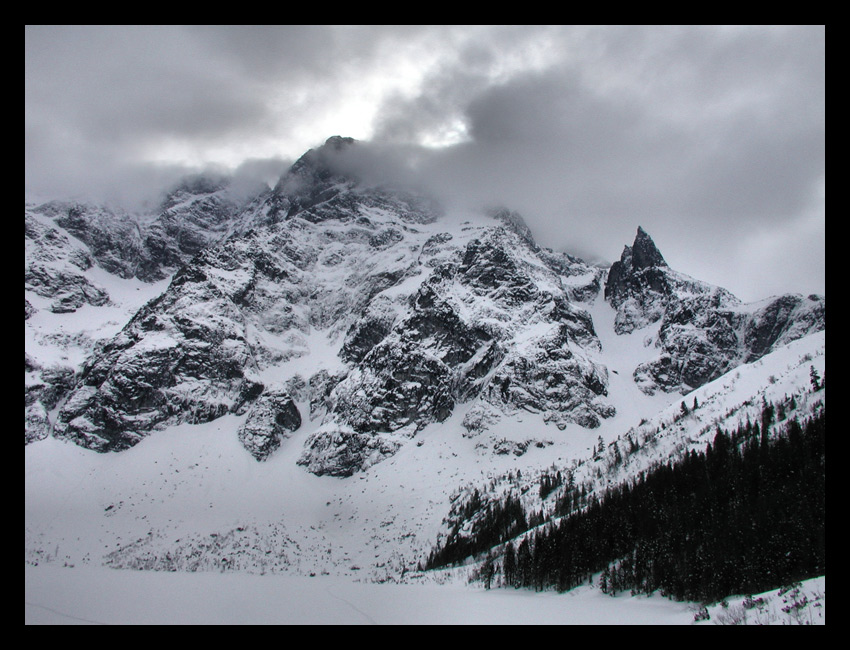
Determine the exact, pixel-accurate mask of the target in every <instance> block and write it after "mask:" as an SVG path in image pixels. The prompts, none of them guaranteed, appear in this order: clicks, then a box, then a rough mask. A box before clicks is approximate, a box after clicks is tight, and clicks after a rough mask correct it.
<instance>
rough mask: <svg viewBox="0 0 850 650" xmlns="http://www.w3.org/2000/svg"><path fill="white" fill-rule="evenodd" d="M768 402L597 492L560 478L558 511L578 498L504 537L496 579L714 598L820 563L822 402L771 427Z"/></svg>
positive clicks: (799, 574) (767, 584) (761, 586)
mask: <svg viewBox="0 0 850 650" xmlns="http://www.w3.org/2000/svg"><path fill="white" fill-rule="evenodd" d="M774 412H775V408H774V407H773V406H772V405H767V404H765V405H764V409H763V413H762V418H761V422H760V423H755V424H751V423H749V422H748V423H747V424H746V425H744V426H742V427H740V428H739V429H737V430H736V431H734V432H732V433H729V432H726V431H722V430H717V432H716V435H715V437H714V440H713V442H712V443H711V444H709V445H708V446H707V448H706V450H705V452H702V453H697V452H695V451H692V452H691V453H689V454H688V455H686V456H685V457H684V458H683V459H681V460H680V461H678V462H676V463H673V462H670V463H667V464H665V465H662V466H660V467H658V468H657V469H654V470H652V471H649V472H646V473H642V474H641V475H640V476H639V477H637V478H636V480H634V481H632V482H630V483H626V484H624V485H621V486H618V487H615V488H611V489H609V490H607V491H606V492H605V494H604V495H603V496H601V497H596V495H594V494H591V495H589V497H588V498H586V499H585V498H584V497H583V495H580V494H577V493H576V492H575V491H574V490H570V489H566V490H565V491H564V495H563V496H562V497H561V500H562V502H561V503H559V507H558V509H557V510H558V511H560V512H570V511H573V510H574V509H575V508H576V507H577V506H579V504H581V509H580V510H576V511H574V512H573V514H572V515H570V516H567V517H564V518H562V519H561V520H560V521H559V522H558V523H557V524H554V523H553V524H550V525H548V526H545V527H543V528H541V529H538V530H537V531H535V532H534V533H530V534H528V535H526V536H525V537H524V538H523V539H522V540H521V541H520V543H519V544H518V546H517V547H516V548H514V545H513V544H512V543H510V542H508V543H507V544H506V546H505V553H504V558H503V562H502V570H503V578H504V582H505V584H507V585H510V586H515V587H530V588H535V589H543V588H551V587H554V588H557V589H558V590H561V591H565V590H567V589H570V588H572V587H575V586H577V585H579V584H581V583H583V582H586V581H587V580H588V579H589V578H590V576H592V575H593V574H595V573H598V572H602V578H601V587H602V588H603V590H605V591H606V592H609V593H616V592H617V591H622V590H629V591H631V592H633V593H651V592H654V591H660V592H661V593H663V594H665V595H669V596H671V597H673V598H676V599H680V600H682V599H687V600H696V601H715V600H719V599H722V598H724V597H726V596H728V595H730V594H733V593H757V592H760V591H765V590H768V589H771V588H776V587H778V586H781V585H783V584H787V583H789V582H792V581H795V580H801V579H805V578H809V577H812V576H816V575H822V574H824V573H825V547H826V543H825V536H824V522H825V516H826V512H825V485H826V477H825V443H824V427H825V410H823V409H822V410H821V411H820V413H819V414H818V415H817V416H815V417H814V418H812V419H811V420H809V421H807V422H805V423H803V424H800V423H799V422H798V421H797V420H796V419H790V420H788V422H787V423H786V425H785V429H784V432H783V433H782V434H781V435H779V436H775V437H771V438H769V437H768V435H767V432H768V426H769V425H770V424H771V423H772V421H773V419H774ZM783 415H784V414H783ZM470 544H471V546H474V544H473V543H472V542H470Z"/></svg>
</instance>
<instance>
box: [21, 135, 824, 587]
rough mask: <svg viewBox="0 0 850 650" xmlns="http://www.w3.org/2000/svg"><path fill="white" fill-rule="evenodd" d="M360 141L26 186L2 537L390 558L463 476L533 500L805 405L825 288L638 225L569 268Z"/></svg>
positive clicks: (173, 558)
mask: <svg viewBox="0 0 850 650" xmlns="http://www.w3.org/2000/svg"><path fill="white" fill-rule="evenodd" d="M356 146H357V143H356V142H354V141H352V140H351V139H349V138H339V137H334V138H331V139H329V140H328V141H327V142H326V143H325V145H324V146H322V147H319V148H318V149H316V150H311V151H309V152H307V153H306V154H305V155H304V156H302V158H300V159H299V160H298V161H297V162H296V163H295V164H294V165H293V166H292V167H291V168H290V169H289V170H288V171H287V172H286V173H285V174H284V175H283V176H282V177H281V179H280V180H279V182H278V183H277V184H276V185H275V187H273V188H271V189H269V188H262V189H260V190H258V191H256V192H255V193H253V194H252V195H250V196H248V197H247V198H246V197H245V194H244V191H240V192H235V191H232V190H231V188H230V186H229V183H228V180H227V179H225V178H213V177H204V176H202V177H196V178H193V179H187V181H186V182H184V183H182V184H181V185H180V186H179V187H177V188H175V189H174V190H173V191H172V192H171V193H170V194H169V195H168V196H167V197H166V198H165V199H164V200H163V202H162V203H161V205H160V206H159V207H158V208H157V209H156V210H154V211H152V212H150V213H146V214H130V213H126V212H124V211H122V210H120V209H118V208H113V207H108V206H102V205H93V204H84V203H79V202H62V201H51V202H47V203H37V204H27V205H26V208H25V224H26V226H25V245H26V260H25V294H26V295H25V330H26V335H25V346H26V355H25V357H26V358H25V397H26V399H25V402H26V404H25V442H26V454H27V484H26V488H27V500H26V503H27V516H26V525H27V534H26V555H27V559H28V561H30V562H36V561H39V562H43V561H46V560H62V561H64V562H66V563H77V562H87V563H92V564H101V563H103V564H107V565H109V566H114V567H132V568H148V569H170V570H174V569H178V570H192V571H194V570H198V569H215V570H221V569H234V570H246V571H253V572H279V571H289V572H295V573H302V574H307V573H319V572H332V573H346V574H352V575H363V576H369V577H370V578H373V579H378V580H386V579H398V578H399V577H400V576H401V575H403V574H406V573H408V572H413V570H414V569H415V568H416V567H417V565H418V564H419V563H420V562H421V561H422V559H423V558H424V557H425V556H427V553H428V551H429V550H430V548H431V546H433V545H434V544H435V543H437V542H438V540H440V539H444V538H445V536H446V535H449V534H450V532H449V531H450V529H451V527H452V526H454V525H456V524H458V523H460V524H461V525H463V523H464V522H463V521H461V520H462V519H463V517H461V516H460V513H462V512H463V513H466V514H467V515H468V513H469V510H468V509H464V507H463V506H464V504H466V503H468V500H469V499H470V498H471V495H472V494H473V493H476V494H477V495H478V497H477V498H479V499H480V498H482V495H484V496H485V497H486V498H489V499H495V498H497V495H499V494H502V493H503V492H504V490H506V489H515V490H517V493H522V494H527V496H528V498H527V499H525V501H526V502H525V507H526V508H527V509H528V510H529V512H531V511H532V510H535V511H536V510H541V511H545V510H546V506H545V503H543V501H544V500H543V499H541V498H539V497H536V498H533V495H534V494H537V491H536V490H533V489H532V486H534V485H537V483H539V481H540V480H541V476H542V474H543V473H544V472H545V471H548V469H549V468H552V467H559V468H562V469H564V470H566V469H567V468H571V469H572V470H573V472H574V474H575V479H576V480H579V479H580V480H581V481H585V482H586V483H587V484H588V486H591V489H592V485H591V484H593V482H594V481H600V480H604V481H606V482H610V481H615V480H624V479H626V478H627V477H628V476H629V475H634V474H635V473H637V472H640V471H644V470H645V469H646V468H647V467H649V466H650V465H651V463H652V462H654V461H657V460H658V458H673V457H676V455H681V454H682V453H684V452H686V451H687V450H688V449H693V448H696V447H698V446H699V445H702V446H704V445H705V442H706V439H705V436H706V435H707V432H709V431H710V430H711V429H712V427H715V426H717V425H718V423H723V422H727V421H732V420H736V419H740V418H742V417H745V414H746V413H747V408H748V405H749V406H750V407H753V408H755V407H754V406H753V405H754V404H760V403H761V402H760V401H759V400H761V399H762V398H765V397H767V398H770V399H773V398H774V397H775V398H776V399H779V398H780V397H783V396H787V395H797V396H798V399H797V402H796V403H797V404H798V405H799V408H800V409H809V410H810V411H812V412H814V411H816V410H817V409H818V408H822V404H823V387H822V386H819V387H818V388H817V389H816V390H813V386H812V385H811V376H810V373H811V372H812V368H814V369H815V371H816V372H817V373H819V375H820V376H823V374H824V363H823V361H824V356H825V348H824V326H825V325H824V322H825V321H824V298H823V297H821V296H808V297H803V296H797V295H785V296H779V297H773V298H769V299H766V300H764V301H762V302H759V303H755V304H743V303H741V301H739V300H738V299H737V298H735V297H734V296H733V295H732V294H731V293H729V292H728V291H726V290H725V289H722V288H719V287H714V286H711V285H708V284H706V283H704V282H701V281H699V280H696V279H693V278H689V277H687V276H685V275H684V274H682V273H679V272H677V271H674V270H673V269H671V268H670V267H669V266H668V265H667V263H666V262H665V260H664V257H663V255H662V254H661V252H660V251H659V250H658V249H657V247H656V246H655V244H654V243H653V241H652V239H651V238H650V236H649V234H647V233H646V232H645V231H644V230H643V229H642V228H640V227H638V228H637V235H636V238H635V240H634V243H633V244H632V245H630V246H626V247H625V249H624V251H623V255H622V257H621V259H620V260H619V261H616V262H615V263H614V264H613V265H612V266H611V267H610V269H604V268H601V267H597V266H593V265H590V264H587V263H585V262H584V261H582V260H580V259H577V258H575V257H573V256H570V255H568V254H566V253H563V252H557V251H553V250H550V249H546V248H543V247H541V246H539V245H538V244H537V243H536V242H535V240H534V237H533V234H532V233H531V231H530V230H529V229H528V227H527V226H526V225H525V224H524V222H523V221H522V218H521V217H520V216H519V215H518V214H516V213H514V212H511V211H510V210H507V209H501V210H495V211H486V212H481V213H480V214H479V213H469V214H454V213H445V212H444V211H443V209H442V208H441V207H440V206H439V205H438V204H437V203H436V202H435V201H433V200H431V199H429V198H427V197H423V196H421V195H419V194H417V193H414V192H412V191H409V190H406V189H405V190H402V189H398V188H393V187H387V186H376V185H374V184H367V183H365V182H363V181H362V180H360V179H359V178H357V177H356V176H354V175H352V174H350V173H346V172H344V171H342V170H343V169H344V167H342V166H340V165H339V164H338V161H339V156H340V155H342V154H344V153H345V152H346V151H347V150H349V148H351V147H356ZM685 394H687V395H688V397H687V398H684V397H683V395H685ZM683 399H687V401H688V404H691V403H692V402H693V401H694V400H695V399H696V400H698V404H699V405H700V407H699V408H698V409H693V411H692V412H690V413H689V415H688V417H687V418H682V417H680V411H679V409H680V403H683V402H682V400H683ZM627 440H628V441H629V444H630V445H631V449H632V451H633V453H632V454H630V455H629V461H628V462H627V463H626V464H622V463H620V464H617V463H613V461H612V459H611V458H608V457H607V456H606V455H605V454H603V453H601V447H602V445H603V444H604V445H605V446H606V447H607V448H608V449H609V450H610V449H612V447H611V444H610V443H612V442H616V441H620V442H619V445H620V447H619V448H622V447H623V446H625V445H626V441H627ZM68 443H74V444H68ZM597 445H599V446H597ZM615 446H616V445H615ZM91 450H94V451H98V452H121V453H120V454H113V453H108V454H95V453H92V451H91ZM257 461H260V462H257ZM60 468H61V469H60ZM602 468H605V469H604V472H603V470H602ZM582 473H584V474H582ZM518 474H519V475H520V476H522V478H521V479H520V478H519V477H518ZM603 477H604V479H603ZM618 477H620V478H618ZM467 523H468V526H469V527H473V522H472V520H471V519H470V520H469V521H468V522H467Z"/></svg>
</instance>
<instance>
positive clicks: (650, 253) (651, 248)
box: [632, 226, 667, 269]
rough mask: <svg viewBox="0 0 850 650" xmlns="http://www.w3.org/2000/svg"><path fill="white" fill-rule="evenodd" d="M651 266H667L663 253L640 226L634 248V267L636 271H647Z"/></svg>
mask: <svg viewBox="0 0 850 650" xmlns="http://www.w3.org/2000/svg"><path fill="white" fill-rule="evenodd" d="M650 266H667V262H665V261H664V257H663V256H662V255H661V251H659V250H658V247H657V246H656V245H655V242H654V241H652V237H650V236H649V235H648V234H647V232H646V231H645V230H644V229H643V228H642V227H640V226H638V229H637V235H636V236H635V243H634V245H633V246H632V267H633V268H634V269H645V268H649V267H650Z"/></svg>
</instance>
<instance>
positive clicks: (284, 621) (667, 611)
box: [24, 566, 825, 625]
mask: <svg viewBox="0 0 850 650" xmlns="http://www.w3.org/2000/svg"><path fill="white" fill-rule="evenodd" d="M25 579H26V591H25V609H24V611H25V622H26V624H28V625H122V624H125V625H130V624H142V625H143V624H165V625H168V624H173V625H180V624H196V625H204V624H218V625H227V624H242V625H246V624H254V625H261V624H270V625H692V624H697V623H695V621H694V616H695V613H696V612H697V609H698V608H697V606H696V605H694V604H693V603H677V602H674V601H671V600H668V599H666V598H663V597H661V596H658V595H656V596H652V597H645V596H641V597H630V596H618V597H614V598H612V597H610V596H606V595H604V594H603V593H601V592H600V591H599V589H597V588H595V587H588V586H584V587H579V588H577V589H575V590H573V591H571V592H568V593H566V594H556V593H553V592H547V593H534V592H530V591H520V590H514V589H493V590H490V591H485V590H483V589H480V588H473V587H467V586H462V585H395V584H381V585H379V584H369V583H356V582H351V581H349V580H347V579H345V578H338V577H327V576H317V577H315V578H308V577H293V576H281V575H275V576H272V575H267V576H257V575H246V574H235V573H225V574H216V573H163V572H150V571H117V570H112V569H105V568H92V567H82V568H73V569H72V568H61V567H57V566H38V567H33V566H27V567H25ZM824 593H825V579H824V578H818V579H815V580H810V581H807V582H805V583H803V585H802V586H801V588H800V589H799V591H798V593H797V594H795V596H794V598H791V597H790V593H786V594H783V595H779V594H778V592H776V591H774V592H768V593H767V594H765V595H763V596H761V598H762V599H763V602H762V603H759V604H756V605H754V606H750V607H747V606H746V605H745V604H744V602H743V600H744V599H743V598H738V599H731V598H730V599H729V605H728V607H722V606H721V605H717V606H714V607H712V608H710V609H709V615H710V618H709V619H707V620H704V621H700V622H699V623H698V624H700V625H711V624H733V623H751V624H776V625H788V624H820V625H822V624H824V623H825V600H824ZM803 597H805V604H804V606H803V607H796V608H795V607H789V606H790V605H793V603H794V602H798V603H799V602H800V601H801V600H802V599H803ZM759 598H760V596H755V597H754V599H753V600H754V601H756V602H757V603H758V599H759ZM795 599H796V600H795ZM783 607H785V608H786V609H789V611H788V612H785V611H783Z"/></svg>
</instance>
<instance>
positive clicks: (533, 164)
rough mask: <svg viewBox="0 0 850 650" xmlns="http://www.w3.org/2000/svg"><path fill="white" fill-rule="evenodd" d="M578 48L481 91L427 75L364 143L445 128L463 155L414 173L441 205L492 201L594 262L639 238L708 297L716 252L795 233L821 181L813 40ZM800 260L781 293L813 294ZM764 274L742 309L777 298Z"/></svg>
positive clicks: (630, 33)
mask: <svg viewBox="0 0 850 650" xmlns="http://www.w3.org/2000/svg"><path fill="white" fill-rule="evenodd" d="M606 37H607V38H606ZM581 38H582V39H583V40H584V41H585V42H587V41H594V42H595V43H596V46H595V47H588V49H587V51H588V52H595V53H596V54H595V55H593V56H590V55H588V56H587V57H585V58H582V59H579V60H575V59H571V58H570V57H568V56H564V57H563V58H562V60H561V61H559V63H558V64H557V65H554V66H552V67H549V68H548V69H546V70H545V71H543V72H534V73H526V74H521V75H517V76H515V77H513V78H511V79H509V80H507V81H505V82H502V83H500V84H496V85H493V84H490V85H487V84H481V83H477V84H476V83H470V75H469V74H468V72H460V73H459V74H458V75H457V77H456V83H455V84H453V83H452V78H451V75H450V74H447V73H446V71H445V70H442V71H440V77H439V79H438V83H435V85H436V86H437V87H438V88H439V92H436V93H434V92H432V93H429V94H427V95H423V96H420V97H416V98H412V99H410V100H409V101H408V104H407V107H405V106H404V104H403V103H402V102H398V101H397V102H395V103H394V104H393V105H392V106H391V107H389V108H390V110H389V111H388V113H387V115H386V116H385V117H384V120H385V121H384V122H382V123H381V125H382V126H383V127H384V128H379V129H378V133H379V134H382V135H384V136H386V137H387V138H388V139H391V138H392V136H393V135H397V134H398V133H400V129H398V128H395V129H390V128H386V124H390V125H399V124H402V125H404V124H406V125H408V126H409V127H411V128H414V127H416V126H417V125H422V124H425V125H427V124H428V123H429V118H431V116H439V115H441V114H443V115H445V114H455V115H458V114H460V115H461V117H462V119H463V121H464V123H465V125H466V129H467V132H468V134H469V136H470V140H469V141H468V142H466V143H464V144H460V145H457V146H455V147H451V148H449V149H446V150H443V151H440V152H434V153H433V155H432V156H431V158H430V161H429V164H426V165H424V166H421V167H420V169H422V170H423V171H424V169H425V168H427V169H428V171H427V174H428V175H429V176H430V178H431V180H432V181H433V182H434V184H435V185H436V186H439V187H440V188H441V189H442V191H443V192H444V193H445V194H446V195H448V196H455V197H463V198H464V199H466V200H472V201H486V200H490V201H499V202H505V203H507V204H509V205H511V206H512V207H515V208H517V209H520V210H521V211H522V212H523V213H524V214H525V216H526V219H527V221H529V223H530V225H531V226H532V229H533V230H534V231H535V232H537V233H539V234H540V235H541V238H542V239H543V240H545V241H549V242H555V243H558V244H560V245H562V246H565V247H567V248H570V249H572V250H580V251H586V252H590V251H594V250H595V251H596V253H597V254H598V255H601V256H602V257H605V258H607V259H609V260H610V259H612V258H616V257H618V256H619V252H620V250H621V249H622V246H623V244H625V243H631V238H632V237H633V236H634V231H635V229H636V227H637V225H638V224H640V225H643V226H644V227H645V228H647V229H648V230H649V231H650V233H651V234H652V233H654V234H655V236H656V238H657V239H659V240H666V243H667V245H668V248H669V251H670V254H671V255H673V256H674V257H675V256H676V254H677V251H678V252H680V255H681V259H682V260H687V262H688V265H689V267H690V268H687V269H682V270H686V271H689V272H691V273H693V274H695V275H698V274H700V273H702V274H703V275H704V276H705V275H707V279H713V280H714V281H717V282H718V283H721V282H726V283H727V284H728V283H729V281H731V280H732V278H729V277H725V276H724V275H722V274H721V273H718V268H717V267H718V265H717V259H718V258H717V254H718V252H719V251H724V250H725V251H727V252H730V249H731V248H733V247H734V246H735V243H737V244H740V243H741V242H747V241H752V243H753V245H755V244H757V243H759V242H763V241H764V238H763V237H759V233H762V232H764V231H771V230H773V231H777V232H779V231H781V230H782V229H783V228H788V229H795V228H799V227H800V222H801V220H802V221H811V220H810V219H809V217H808V216H804V215H807V214H808V213H809V212H810V211H811V210H812V209H815V210H817V209H818V207H817V206H818V191H819V188H820V187H821V186H822V183H823V178H824V175H825V150H824V146H825V123H824V84H825V80H824V63H825V62H824V42H823V30H822V29H820V28H799V29H790V28H788V29H786V28H782V29H779V28H777V29H770V28H764V29H738V30H710V29H707V28H706V29H700V28H677V29H673V28H671V29H657V28H656V29H648V28H634V29H613V28H612V29H610V30H605V29H602V30H599V31H597V32H593V33H592V34H590V35H588V34H586V33H583V34H582V35H581ZM565 39H569V35H568V34H566V35H565ZM553 46H557V42H556V43H555V44H554V45H553ZM470 88H473V89H474V92H470ZM439 102H444V103H445V104H446V108H445V109H441V108H440V107H439V106H438V105H437V104H438V103H439ZM405 108H407V111H408V113H409V116H410V117H409V119H406V118H405ZM408 139H410V136H409V134H408ZM820 209H822V207H821V208H820ZM815 227H816V228H817V225H816V223H815ZM819 232H820V234H821V235H822V233H823V228H822V227H821V228H820V229H819ZM817 235H818V232H815V233H814V234H813V235H812V237H811V238H810V239H809V241H815V242H817ZM733 242H734V243H733ZM663 250H664V249H663V248H662V251H663ZM798 252H799V251H798ZM752 254H753V255H754V256H759V255H762V253H761V252H760V251H753V253H752ZM810 255H811V256H812V259H814V260H815V262H814V264H813V265H810V266H809V267H808V268H807V269H806V270H805V272H804V274H805V276H806V280H805V281H804V282H800V283H798V284H797V285H796V286H797V287H800V288H802V287H805V286H817V287H822V286H823V281H822V275H821V276H820V278H821V279H819V277H818V274H819V273H820V271H821V270H822V268H823V265H822V262H819V261H818V260H822V259H823V250H814V251H810ZM779 265H780V264H779V263H776V264H770V265H766V266H764V267H762V268H763V269H764V271H765V272H764V273H763V274H762V275H761V276H756V277H751V278H741V277H738V278H736V279H737V280H739V282H737V283H733V284H737V286H733V287H732V288H733V289H737V290H740V289H741V287H743V286H745V285H746V283H747V282H749V283H751V287H752V289H751V290H748V291H743V292H742V293H745V294H746V297H748V298H755V297H763V296H764V295H768V294H769V293H770V292H775V291H780V290H783V287H781V286H779V284H778V282H777V284H773V283H772V282H773V280H774V277H773V276H772V275H771V274H772V273H774V272H775V271H776V268H777V267H778V266H779ZM730 266H731V265H730ZM776 279H777V280H779V281H780V282H781V281H782V280H787V276H786V277H784V278H781V279H780V278H776ZM807 283H808V284H807ZM791 288H792V287H788V286H787V285H786V286H785V287H784V289H785V290H790V289H791ZM821 290H822V289H821Z"/></svg>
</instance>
